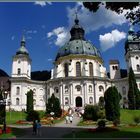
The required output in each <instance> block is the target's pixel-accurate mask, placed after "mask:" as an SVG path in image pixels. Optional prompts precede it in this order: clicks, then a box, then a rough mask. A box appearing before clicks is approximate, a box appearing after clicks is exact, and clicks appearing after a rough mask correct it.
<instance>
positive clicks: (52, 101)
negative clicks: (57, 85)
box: [46, 94, 62, 117]
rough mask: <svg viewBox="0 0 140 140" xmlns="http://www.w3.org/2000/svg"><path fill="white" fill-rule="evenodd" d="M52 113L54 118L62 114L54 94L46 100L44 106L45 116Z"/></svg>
mask: <svg viewBox="0 0 140 140" xmlns="http://www.w3.org/2000/svg"><path fill="white" fill-rule="evenodd" d="M51 112H54V116H55V117H60V116H61V114H62V109H61V106H60V101H59V99H58V98H57V97H55V95H54V94H52V96H51V97H50V98H49V99H48V103H47V104H46V114H50V113H51Z"/></svg>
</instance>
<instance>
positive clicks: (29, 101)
mask: <svg viewBox="0 0 140 140" xmlns="http://www.w3.org/2000/svg"><path fill="white" fill-rule="evenodd" d="M26 95H27V104H26V107H27V108H26V112H27V113H29V112H30V111H33V110H34V107H33V91H32V90H30V91H28V92H27V94H26Z"/></svg>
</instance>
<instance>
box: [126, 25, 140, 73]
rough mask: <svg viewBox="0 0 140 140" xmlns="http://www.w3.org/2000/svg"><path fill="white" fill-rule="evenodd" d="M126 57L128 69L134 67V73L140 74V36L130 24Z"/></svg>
mask: <svg viewBox="0 0 140 140" xmlns="http://www.w3.org/2000/svg"><path fill="white" fill-rule="evenodd" d="M125 59H126V63H127V71H128V73H129V68H130V67H132V69H133V71H134V74H140V37H139V36H138V34H137V33H136V32H135V31H134V29H133V26H132V25H131V26H130V29H129V31H128V37H127V40H126V42H125Z"/></svg>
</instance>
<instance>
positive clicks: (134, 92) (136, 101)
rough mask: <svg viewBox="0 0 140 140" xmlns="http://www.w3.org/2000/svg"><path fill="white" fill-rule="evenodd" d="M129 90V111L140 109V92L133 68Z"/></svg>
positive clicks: (130, 73) (130, 72) (130, 71)
mask: <svg viewBox="0 0 140 140" xmlns="http://www.w3.org/2000/svg"><path fill="white" fill-rule="evenodd" d="M128 80H129V90H128V106H129V109H139V108H140V92H139V90H138V87H137V83H136V79H135V75H134V72H133V69H132V67H130V69H129V79H128Z"/></svg>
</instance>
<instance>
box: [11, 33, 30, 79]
mask: <svg viewBox="0 0 140 140" xmlns="http://www.w3.org/2000/svg"><path fill="white" fill-rule="evenodd" d="M25 44H26V42H25V37H24V35H23V37H22V40H21V43H20V48H19V49H18V50H17V52H16V55H15V56H13V63H12V77H25V78H28V79H31V59H30V57H29V53H28V51H27V49H26V48H25Z"/></svg>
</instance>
